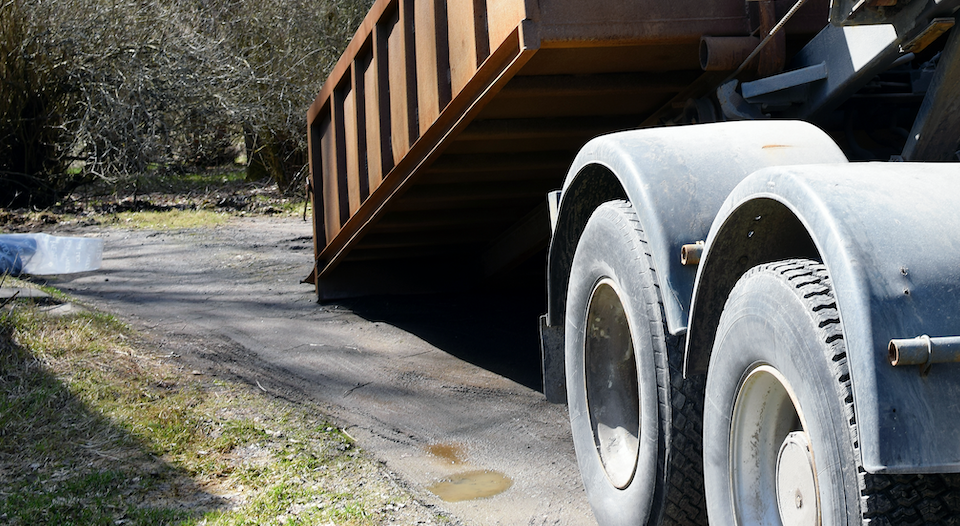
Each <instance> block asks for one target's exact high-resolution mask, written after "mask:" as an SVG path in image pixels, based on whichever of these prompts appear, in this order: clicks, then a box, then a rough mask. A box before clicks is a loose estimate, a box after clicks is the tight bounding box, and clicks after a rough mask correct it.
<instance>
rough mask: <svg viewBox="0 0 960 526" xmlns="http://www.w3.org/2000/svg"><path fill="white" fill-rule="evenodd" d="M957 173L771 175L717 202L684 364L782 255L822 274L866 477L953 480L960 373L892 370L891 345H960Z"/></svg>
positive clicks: (892, 168) (690, 368)
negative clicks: (730, 300) (828, 284)
mask: <svg viewBox="0 0 960 526" xmlns="http://www.w3.org/2000/svg"><path fill="white" fill-rule="evenodd" d="M958 208H960V164H907V163H864V164H859V163H858V164H836V165H823V166H783V167H774V168H767V169H763V170H760V171H758V172H756V173H754V174H751V175H750V176H749V177H747V178H746V179H744V180H743V181H742V182H741V183H740V184H739V185H737V187H736V188H735V189H734V190H733V191H732V192H731V194H730V196H729V197H728V198H727V199H726V201H725V202H724V203H723V206H722V208H721V210H720V213H719V214H718V216H717V218H716V220H715V221H714V223H713V226H712V227H711V229H710V234H709V235H708V236H707V243H706V249H705V252H704V254H703V256H702V258H701V263H700V267H699V269H698V273H697V279H696V290H695V293H694V296H693V309H692V313H691V317H690V326H689V331H688V334H687V349H686V361H685V367H686V371H687V373H688V374H690V373H698V372H702V371H704V370H705V369H706V365H707V364H708V363H709V356H710V352H711V349H712V345H713V339H714V337H715V336H716V327H717V324H716V322H717V320H718V319H719V316H720V312H721V310H722V308H723V303H724V301H725V299H726V296H727V293H728V292H729V291H730V289H731V288H732V287H733V284H734V283H736V280H737V279H738V278H739V276H740V275H742V274H743V272H745V271H746V270H747V269H749V268H750V267H753V266H755V265H758V264H761V263H764V262H769V261H775V260H779V259H783V258H786V257H797V256H809V257H814V258H819V259H820V260H821V261H822V262H823V263H824V264H825V265H826V267H827V270H828V272H829V274H830V277H831V280H832V281H833V287H834V292H835V295H836V299H837V307H838V309H839V312H840V318H841V323H842V325H843V333H844V340H845V343H846V347H847V360H848V363H849V366H850V375H851V381H852V384H853V394H854V404H855V407H856V418H857V427H858V432H859V435H860V436H859V441H860V450H861V455H862V457H863V464H864V468H865V469H867V470H868V471H869V472H873V473H879V472H887V473H932V472H957V471H960V439H958V437H960V364H937V365H934V366H933V367H932V369H931V370H930V372H929V374H926V375H923V374H921V371H920V369H919V368H918V367H916V366H910V367H893V366H892V365H891V364H890V362H889V361H888V357H887V345H888V343H889V342H890V340H891V339H894V338H912V337H916V336H920V335H924V334H926V335H929V336H931V337H938V336H956V335H960V209H958Z"/></svg>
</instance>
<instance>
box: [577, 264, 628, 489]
mask: <svg viewBox="0 0 960 526" xmlns="http://www.w3.org/2000/svg"><path fill="white" fill-rule="evenodd" d="M583 346H584V350H583V351H584V352H583V360H584V364H583V365H584V367H583V371H584V387H585V389H586V400H587V410H588V414H589V416H590V427H591V432H592V434H593V440H594V444H595V446H596V448H597V454H598V455H599V456H600V463H601V465H602V466H603V469H604V471H605V473H606V475H607V478H608V479H609V480H610V483H611V484H613V486H615V487H617V488H619V489H623V488H626V487H627V486H628V485H629V484H630V482H631V481H632V480H633V476H634V473H635V472H636V469H637V461H638V459H639V455H640V391H639V386H640V384H639V380H638V376H637V361H636V356H635V355H634V350H633V338H632V333H631V331H630V323H629V320H628V318H627V315H626V311H625V310H624V308H623V303H622V302H621V301H620V295H619V294H618V293H617V290H616V288H615V284H614V283H613V282H612V281H611V280H609V279H604V280H602V281H600V282H599V283H598V284H597V286H596V287H594V289H593V292H592V293H591V295H590V303H589V305H588V307H587V319H586V323H585V331H584V342H583Z"/></svg>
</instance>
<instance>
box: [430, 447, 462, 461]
mask: <svg viewBox="0 0 960 526" xmlns="http://www.w3.org/2000/svg"><path fill="white" fill-rule="evenodd" d="M427 452H428V453H430V454H431V455H433V456H435V457H438V458H440V459H442V460H446V461H447V462H449V463H451V464H454V465H460V464H463V447H462V446H460V445H459V444H430V445H429V446H427Z"/></svg>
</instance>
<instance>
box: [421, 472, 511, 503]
mask: <svg viewBox="0 0 960 526" xmlns="http://www.w3.org/2000/svg"><path fill="white" fill-rule="evenodd" d="M512 485H513V481H512V480H510V479H509V478H507V476H506V475H504V474H503V473H498V472H496V471H488V470H482V471H467V472H465V473H458V474H456V475H453V476H451V477H447V478H445V479H443V480H441V481H440V482H437V483H436V484H433V485H432V486H427V489H428V490H430V492H431V493H433V494H434V495H436V496H438V497H440V498H441V499H443V500H444V501H446V502H460V501H462V500H473V499H482V498H484V497H492V496H494V495H498V494H500V493H503V492H504V491H507V489H508V488H510V486H512Z"/></svg>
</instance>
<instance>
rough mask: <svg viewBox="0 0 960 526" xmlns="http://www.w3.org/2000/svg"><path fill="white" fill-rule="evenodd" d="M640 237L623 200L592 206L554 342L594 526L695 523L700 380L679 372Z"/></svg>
mask: <svg viewBox="0 0 960 526" xmlns="http://www.w3.org/2000/svg"><path fill="white" fill-rule="evenodd" d="M645 245H646V243H645V241H644V239H643V231H642V230H641V229H640V222H639V220H638V219H637V215H636V212H635V211H634V210H633V207H632V206H631V205H630V204H629V203H627V202H625V201H612V202H609V203H605V204H603V205H601V206H600V207H599V208H598V209H597V210H596V211H594V213H593V215H592V216H591V217H590V220H589V221H588V222H587V225H586V227H585V228H584V231H583V234H582V235H581V237H580V240H579V242H578V244H577V250H576V253H575V255H574V258H573V265H572V267H571V271H570V285H569V288H568V290H567V302H566V321H565V342H564V345H565V365H566V375H567V400H568V404H569V411H570V425H571V428H572V432H573V443H574V447H575V449H576V452H577V462H578V464H579V466H580V475H581V476H582V477H583V483H584V486H585V487H586V491H587V498H588V499H589V501H590V505H591V506H592V507H593V512H594V515H595V516H596V518H597V522H598V523H599V524H600V525H601V526H618V525H623V526H640V525H644V524H649V525H673V524H676V525H680V524H682V525H685V526H686V525H696V524H703V523H704V522H705V519H706V517H705V513H704V508H703V497H702V485H701V484H700V469H701V467H702V460H701V456H700V444H699V428H700V418H701V414H702V413H701V411H702V405H701V403H702V400H703V398H702V396H703V391H702V388H703V387H702V386H703V383H702V380H700V379H698V380H693V381H689V380H683V378H682V375H681V373H680V366H681V363H682V351H681V349H679V348H678V346H677V345H676V343H677V342H676V340H675V339H669V337H668V335H667V333H666V326H665V323H664V319H663V308H662V306H661V300H660V294H659V290H658V287H657V281H656V273H655V271H654V269H653V268H652V265H651V263H650V259H649V256H648V255H647V254H646V252H645V251H646V250H647V248H646V246H645Z"/></svg>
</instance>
